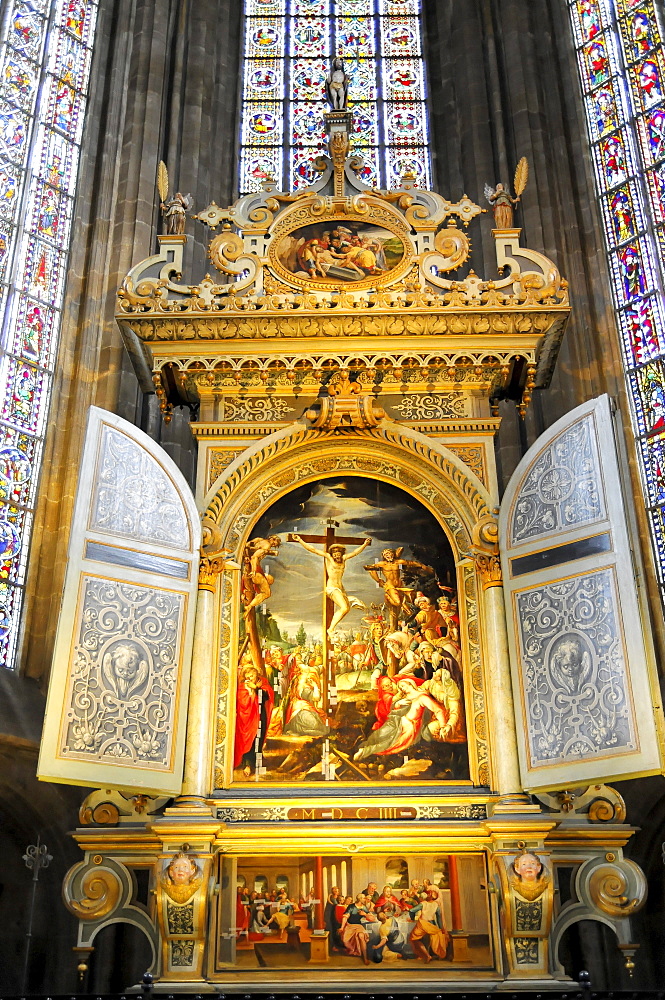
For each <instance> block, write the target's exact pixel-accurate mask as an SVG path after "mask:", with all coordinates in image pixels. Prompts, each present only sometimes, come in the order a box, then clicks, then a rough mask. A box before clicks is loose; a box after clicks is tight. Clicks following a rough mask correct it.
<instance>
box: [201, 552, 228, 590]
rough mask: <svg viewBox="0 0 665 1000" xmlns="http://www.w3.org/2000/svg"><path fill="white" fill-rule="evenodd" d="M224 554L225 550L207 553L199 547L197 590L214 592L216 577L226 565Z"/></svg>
mask: <svg viewBox="0 0 665 1000" xmlns="http://www.w3.org/2000/svg"><path fill="white" fill-rule="evenodd" d="M226 555H227V553H226V552H216V553H209V552H204V551H203V549H201V559H200V562H199V590H209V591H210V592H211V593H213V594H214V592H215V586H216V582H217V577H218V576H219V574H220V573H221V572H222V571H223V569H224V566H225V565H226Z"/></svg>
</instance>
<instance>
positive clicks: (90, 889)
mask: <svg viewBox="0 0 665 1000" xmlns="http://www.w3.org/2000/svg"><path fill="white" fill-rule="evenodd" d="M121 888H122V887H121V885H120V881H119V879H118V877H117V875H115V873H114V872H112V871H109V869H108V868H92V869H90V871H88V872H87V873H86V874H85V875H84V876H83V881H82V882H81V890H82V892H83V898H82V899H81V900H76V899H71V898H68V896H67V895H65V905H66V907H67V909H68V910H69V912H70V913H73V914H74V916H76V917H78V918H79V920H99V919H100V918H101V917H105V916H107V915H108V914H109V913H111V912H112V911H113V910H114V909H115V907H116V906H117V905H118V900H119V899H120V890H121Z"/></svg>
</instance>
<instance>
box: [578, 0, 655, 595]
mask: <svg viewBox="0 0 665 1000" xmlns="http://www.w3.org/2000/svg"><path fill="white" fill-rule="evenodd" d="M569 8H570V15H571V19H572V25H573V35H574V39H575V47H576V49H577V58H578V65H579V70H580V79H581V83H582V91H583V94H584V102H585V107H586V113H587V122H588V127H589V135H590V139H591V148H592V152H593V158H594V162H595V167H596V186H597V192H598V198H599V200H600V204H601V210H602V213H603V219H604V223H605V238H606V244H607V253H608V258H609V263H610V270H611V274H612V278H613V285H614V305H615V308H616V313H617V318H618V321H619V329H620V331H621V336H622V342H623V360H624V367H625V370H626V376H627V380H628V389H629V397H630V399H631V401H632V411H633V413H632V415H633V424H634V428H635V433H636V436H637V441H638V452H639V454H640V460H641V469H642V478H643V483H644V492H645V496H646V503H647V511H648V516H649V521H650V525H651V533H652V539H653V543H654V548H655V552H656V563H657V565H658V568H659V575H660V582H661V586H662V587H665V325H664V322H663V321H664V319H665V311H664V305H665V302H664V298H663V290H664V289H665V52H664V50H663V32H662V26H661V24H660V21H659V17H658V16H657V12H656V9H655V8H656V5H655V3H653V0H569Z"/></svg>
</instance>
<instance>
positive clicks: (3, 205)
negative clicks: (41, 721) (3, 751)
mask: <svg viewBox="0 0 665 1000" xmlns="http://www.w3.org/2000/svg"><path fill="white" fill-rule="evenodd" d="M96 17H97V0H10V2H9V3H7V4H3V12H2V15H1V22H0V323H1V326H2V340H1V342H0V665H3V666H7V667H12V666H14V659H15V653H16V645H17V638H18V631H19V616H20V612H21V604H22V597H23V586H24V582H25V573H26V564H27V555H28V545H29V541H30V529H31V524H32V518H33V509H34V505H35V498H36V490H37V485H38V473H39V468H40V463H41V455H42V445H43V437H44V431H45V423H46V415H47V409H48V403H49V397H50V394H51V389H52V385H53V367H54V363H55V353H56V347H57V338H58V333H59V328H60V309H61V307H62V298H63V291H64V281H65V271H66V267H67V253H68V249H69V240H70V228H71V222H72V211H73V204H74V193H75V188H76V173H77V166H78V160H79V150H80V142H81V132H82V128H83V118H84V113H85V105H86V96H87V86H88V77H89V72H90V59H91V55H92V41H93V36H94V30H95V22H96Z"/></svg>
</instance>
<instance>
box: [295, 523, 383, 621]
mask: <svg viewBox="0 0 665 1000" xmlns="http://www.w3.org/2000/svg"><path fill="white" fill-rule="evenodd" d="M291 537H292V538H293V541H294V542H299V543H300V545H302V547H303V548H304V549H307V551H308V552H311V553H312V555H315V556H320V557H321V558H322V559H324V560H325V564H326V594H327V595H328V597H329V598H330V600H331V601H332V602H333V604H334V605H335V613H334V615H333V616H332V621H331V622H330V625H329V626H328V636H332V634H333V632H334V631H335V629H336V628H337V626H338V625H339V623H340V622H341V620H342V618H345V617H346V615H348V613H349V611H350V610H351V608H363V609H364V610H366V608H367V605H366V604H363V602H362V601H361V600H360V599H359V598H358V597H350V596H349V595H348V594H347V592H346V591H345V590H344V584H343V583H342V577H343V576H344V570H345V569H346V564H347V562H348V561H349V559H353V558H354V556H359V555H360V553H361V552H363V551H364V550H365V549H366V548H367V546H368V545H371V542H372V539H371V538H366V539H365V541H364V542H363V543H362V545H359V546H358V548H357V549H353V551H352V552H349V553H348V554H347V551H346V546H345V545H339V544H338V543H336V542H334V543H333V544H332V545H331V546H330V548H329V549H328V551H327V552H325V551H324V552H321V551H320V550H319V549H315V548H314V546H313V545H310V544H309V543H308V542H303V540H302V538H301V537H300V535H292V536H291Z"/></svg>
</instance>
